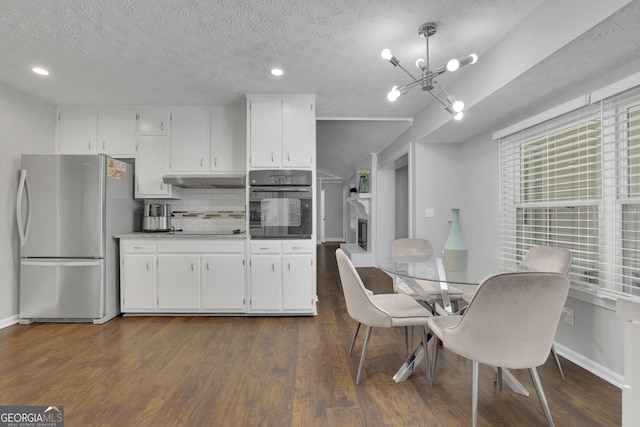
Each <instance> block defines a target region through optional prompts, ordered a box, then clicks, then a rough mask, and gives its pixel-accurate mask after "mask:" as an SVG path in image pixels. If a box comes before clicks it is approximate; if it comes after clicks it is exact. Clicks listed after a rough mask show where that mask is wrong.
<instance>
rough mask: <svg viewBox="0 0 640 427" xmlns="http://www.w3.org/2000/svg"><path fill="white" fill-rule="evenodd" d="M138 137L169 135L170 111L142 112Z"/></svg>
mask: <svg viewBox="0 0 640 427" xmlns="http://www.w3.org/2000/svg"><path fill="white" fill-rule="evenodd" d="M139 117H140V118H139V120H138V135H145V136H154V135H161V136H165V135H169V110H163V109H159V110H156V109H150V110H140V116H139Z"/></svg>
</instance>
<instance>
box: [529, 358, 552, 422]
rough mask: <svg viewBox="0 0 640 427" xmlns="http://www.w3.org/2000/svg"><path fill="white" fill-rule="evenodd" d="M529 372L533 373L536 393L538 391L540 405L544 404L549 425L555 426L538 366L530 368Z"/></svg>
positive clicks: (532, 377) (543, 408)
mask: <svg viewBox="0 0 640 427" xmlns="http://www.w3.org/2000/svg"><path fill="white" fill-rule="evenodd" d="M529 373H530V374H531V379H532V380H533V385H534V386H535V387H536V393H538V400H539V401H540V405H542V410H543V411H544V416H545V417H547V425H548V426H549V427H553V426H554V424H553V418H551V411H550V410H549V404H548V403H547V398H546V397H545V395H544V390H543V389H542V383H540V377H539V376H538V370H537V369H536V368H529Z"/></svg>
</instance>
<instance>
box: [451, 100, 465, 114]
mask: <svg viewBox="0 0 640 427" xmlns="http://www.w3.org/2000/svg"><path fill="white" fill-rule="evenodd" d="M451 108H452V109H453V111H455V112H456V113H459V112H461V111H462V110H464V102H462V101H455V102H454V103H453V104H452V105H451Z"/></svg>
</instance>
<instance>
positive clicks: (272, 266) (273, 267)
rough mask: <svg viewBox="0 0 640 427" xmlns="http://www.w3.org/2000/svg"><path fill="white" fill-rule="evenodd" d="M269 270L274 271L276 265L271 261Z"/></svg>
mask: <svg viewBox="0 0 640 427" xmlns="http://www.w3.org/2000/svg"><path fill="white" fill-rule="evenodd" d="M271 271H276V265H275V264H274V263H271Z"/></svg>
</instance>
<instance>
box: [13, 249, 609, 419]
mask: <svg viewBox="0 0 640 427" xmlns="http://www.w3.org/2000/svg"><path fill="white" fill-rule="evenodd" d="M336 247H337V246H335V245H323V246H320V247H319V248H318V294H319V298H320V301H319V303H318V307H319V308H318V316H317V317H292V318H286V317H283V318H279V317H126V318H122V317H119V318H116V319H114V320H112V321H110V322H108V323H107V324H105V325H102V326H95V325H90V324H80V323H77V324H35V325H29V326H22V325H14V326H10V327H8V328H4V329H2V330H0V405H63V406H64V411H65V418H66V424H65V425H67V426H69V427H73V426H88V425H91V426H173V425H175V426H278V427H279V426H410V425H423V426H465V425H470V424H471V380H470V378H471V362H469V361H468V360H466V359H463V358H460V357H457V356H455V355H453V354H451V353H450V352H448V351H446V350H443V351H441V352H440V356H439V359H438V372H437V377H436V383H435V385H434V387H430V386H429V385H428V384H427V382H426V380H425V378H424V376H423V375H424V368H422V367H420V368H419V369H418V370H417V371H416V372H414V374H413V375H412V376H411V377H410V378H409V380H407V381H405V382H403V383H398V384H396V383H395V382H393V380H392V379H391V377H392V376H393V374H394V372H395V370H396V369H397V368H398V367H399V366H400V364H401V363H402V362H403V360H404V357H405V354H404V335H403V333H402V331H401V330H399V329H398V330H383V329H379V330H375V331H374V333H373V334H372V338H371V343H370V345H369V351H368V353H367V360H366V363H365V369H364V373H363V380H362V383H361V384H360V385H358V386H356V385H355V382H354V378H355V372H356V370H357V366H358V357H359V356H358V355H357V354H356V353H358V352H359V350H360V348H361V347H360V346H361V342H360V343H359V344H358V345H357V347H356V350H357V351H354V355H353V356H351V357H350V356H348V355H347V348H348V345H349V342H350V339H351V336H352V333H353V330H354V326H355V324H354V322H353V321H352V320H351V319H350V318H349V316H348V314H347V312H346V309H345V305H344V300H343V296H342V291H341V288H340V282H339V276H338V272H337V268H336V265H335V255H334V251H335V249H336ZM359 271H360V273H361V276H362V277H363V280H364V281H365V283H366V284H367V286H369V287H370V288H371V289H373V290H374V291H375V292H376V293H380V292H390V291H391V283H390V280H389V279H388V278H387V277H386V276H385V275H384V274H383V273H381V272H380V271H379V270H377V269H374V268H362V269H359ZM562 361H563V367H564V370H565V374H566V376H567V380H566V381H565V382H562V381H561V380H560V378H559V376H558V373H557V372H556V371H555V367H554V366H553V364H552V361H551V360H548V361H547V363H546V364H545V365H544V366H542V367H541V368H540V369H539V373H540V377H541V379H542V384H543V386H544V388H545V392H546V394H547V398H548V400H549V405H550V407H551V412H552V414H553V417H554V420H555V422H556V425H557V426H582V427H584V426H619V425H620V424H621V391H620V390H619V389H618V388H616V387H614V386H612V385H610V384H608V383H607V382H605V381H603V380H601V379H599V378H598V377H596V376H594V375H592V374H590V373H588V372H586V371H585V370H583V369H581V368H579V367H578V366H576V365H574V364H572V363H570V362H568V361H566V360H564V359H563V360H562ZM515 374H516V376H517V377H518V378H519V379H520V380H521V381H522V382H523V383H524V384H525V385H526V386H528V387H529V388H530V389H531V391H532V395H531V397H528V398H527V397H523V396H519V395H516V394H515V393H513V392H511V391H510V390H509V389H508V388H505V389H503V390H499V389H497V388H496V386H495V385H494V383H493V374H492V371H491V370H490V368H488V367H484V366H482V367H481V370H480V389H479V416H480V425H482V426H489V425H491V426H542V425H545V418H544V415H543V412H542V409H541V408H540V405H539V403H538V400H537V397H536V395H535V391H534V390H533V386H532V383H531V380H530V378H529V376H528V373H527V372H526V371H522V372H515Z"/></svg>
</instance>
